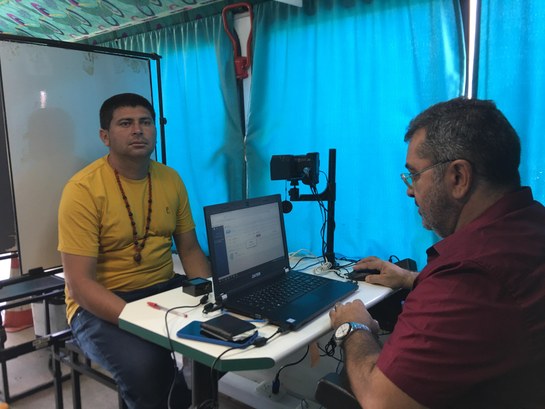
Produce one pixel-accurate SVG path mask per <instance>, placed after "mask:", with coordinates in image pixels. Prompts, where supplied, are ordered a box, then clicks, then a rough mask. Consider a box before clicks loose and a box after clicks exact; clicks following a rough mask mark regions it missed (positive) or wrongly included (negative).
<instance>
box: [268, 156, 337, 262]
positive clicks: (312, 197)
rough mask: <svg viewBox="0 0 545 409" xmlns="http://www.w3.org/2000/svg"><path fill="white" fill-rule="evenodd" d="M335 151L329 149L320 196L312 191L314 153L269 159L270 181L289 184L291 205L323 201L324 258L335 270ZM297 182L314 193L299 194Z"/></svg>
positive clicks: (316, 169)
mask: <svg viewBox="0 0 545 409" xmlns="http://www.w3.org/2000/svg"><path fill="white" fill-rule="evenodd" d="M336 157H337V155H336V150H335V149H330V150H329V164H328V176H327V185H326V188H325V189H324V191H323V192H322V193H317V192H316V185H317V184H318V174H319V160H318V153H316V152H314V153H307V154H306V155H300V156H294V155H273V156H272V158H271V180H288V181H290V184H291V186H292V187H291V189H290V190H289V196H290V201H292V202H310V201H313V202H325V201H327V211H326V240H325V253H324V258H325V259H326V260H327V261H328V262H329V263H331V267H332V268H335V267H336V266H337V263H336V261H335V251H334V250H333V248H334V239H335V200H336V182H335V178H336V173H335V169H336ZM299 180H301V181H302V182H303V183H304V184H307V185H309V186H310V187H311V189H312V190H314V193H312V194H303V195H301V194H299V187H298V186H299Z"/></svg>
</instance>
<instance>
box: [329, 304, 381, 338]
mask: <svg viewBox="0 0 545 409" xmlns="http://www.w3.org/2000/svg"><path fill="white" fill-rule="evenodd" d="M329 318H330V320H331V327H332V328H333V329H336V328H337V327H338V326H339V325H341V324H343V323H345V322H359V323H360V324H365V325H367V326H368V327H369V329H371V331H372V332H373V334H376V333H378V330H379V325H378V322H377V321H376V320H374V319H373V317H371V315H370V314H369V312H368V311H367V309H366V308H365V305H363V302H362V301H361V300H360V299H358V300H354V301H351V302H348V303H346V304H340V303H339V304H335V307H333V309H332V310H331V311H330V312H329Z"/></svg>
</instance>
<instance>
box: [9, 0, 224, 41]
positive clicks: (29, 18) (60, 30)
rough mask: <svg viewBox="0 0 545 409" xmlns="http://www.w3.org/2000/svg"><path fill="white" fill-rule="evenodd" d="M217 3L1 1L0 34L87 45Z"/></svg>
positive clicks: (171, 0) (204, 0)
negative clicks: (115, 32)
mask: <svg viewBox="0 0 545 409" xmlns="http://www.w3.org/2000/svg"><path fill="white" fill-rule="evenodd" d="M212 3H225V1H220V0H90V1H76V0H37V1H30V0H0V32H1V33H4V34H13V35H18V36H28V37H38V38H46V39H51V40H60V41H70V42H76V41H79V42H82V41H83V42H88V39H89V38H91V37H95V36H98V35H103V34H107V33H111V32H113V31H118V30H122V29H126V28H129V27H133V26H135V25H138V24H142V23H148V24H149V23H150V22H153V21H154V20H157V19H160V18H165V17H168V16H171V15H173V14H178V13H195V14H194V15H193V18H198V17H199V16H198V13H199V11H200V10H204V8H203V6H207V5H211V4H212Z"/></svg>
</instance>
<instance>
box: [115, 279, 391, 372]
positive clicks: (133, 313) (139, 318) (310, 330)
mask: <svg viewBox="0 0 545 409" xmlns="http://www.w3.org/2000/svg"><path fill="white" fill-rule="evenodd" d="M332 275H333V274H332ZM391 292H392V290H391V289H389V288H386V287H382V286H377V285H372V284H367V283H359V289H358V290H357V291H356V292H355V293H353V294H352V295H351V296H350V297H348V298H346V299H345V300H344V301H350V300H355V299H358V298H359V299H361V300H362V301H363V303H364V304H365V305H366V306H367V307H371V306H373V305H375V304H376V303H378V302H379V301H380V300H382V299H384V298H385V297H386V296H387V295H388V294H390V293H391ZM200 298H201V297H192V296H190V295H188V294H186V293H184V292H183V290H182V288H177V289H174V290H170V291H166V292H164V293H161V294H157V295H154V296H151V297H147V298H144V299H141V300H138V301H135V302H132V303H128V304H127V305H126V307H125V308H124V309H123V311H122V313H121V316H120V318H119V326H120V327H121V328H123V329H125V330H126V331H129V332H131V333H134V334H136V335H138V336H140V337H142V338H145V339H147V340H149V341H152V342H155V343H157V344H159V345H161V346H163V347H165V348H168V349H170V348H171V344H170V342H169V339H168V336H170V340H171V343H172V348H173V349H174V350H175V351H177V352H179V353H181V354H183V355H186V356H187V357H189V358H192V359H194V360H196V361H199V362H201V363H203V364H205V365H209V366H210V365H212V363H213V362H214V360H215V359H216V358H217V357H218V356H219V355H220V354H221V353H222V352H224V351H225V350H226V349H227V347H224V346H220V345H214V344H210V343H206V342H200V341H192V340H187V339H181V338H178V337H177V336H176V332H177V331H178V330H180V328H182V327H184V326H185V325H187V324H188V323H190V322H191V321H193V320H199V321H205V320H207V319H210V318H213V317H215V316H217V315H215V314H214V313H212V314H208V315H205V314H203V313H202V307H203V306H202V305H200V306H198V307H196V305H197V304H198V303H199V300H200ZM148 302H154V303H157V304H158V305H160V306H161V307H165V308H173V307H182V306H186V307H187V308H180V309H177V310H175V312H171V313H169V314H168V317H167V321H168V336H167V328H166V326H165V311H163V310H157V309H154V308H152V307H150V306H149V305H148ZM242 318H244V317H242ZM260 325H261V324H256V326H258V327H259V335H260V336H263V337H268V336H270V335H272V334H273V333H274V332H275V331H276V329H277V327H275V326H272V325H266V326H263V327H260ZM330 330H331V327H330V321H329V315H328V313H327V312H326V313H324V314H322V315H321V316H319V317H318V318H316V319H315V320H314V321H312V322H310V323H309V324H307V325H305V326H303V327H302V328H301V329H299V330H298V331H293V332H289V333H287V334H283V335H277V336H275V337H274V338H272V339H271V340H270V341H269V342H268V343H267V344H266V345H265V346H263V347H261V348H256V347H254V346H251V347H248V348H246V349H236V350H232V351H229V352H227V353H226V354H225V355H224V356H222V357H221V360H220V361H219V362H216V363H215V364H214V367H215V368H216V369H218V370H220V371H236V370H250V369H265V368H270V367H272V366H274V363H275V362H276V361H278V360H280V359H282V358H283V357H285V356H287V355H289V354H290V353H291V352H293V351H295V350H296V349H298V348H300V347H302V346H305V345H307V344H309V343H311V342H312V341H314V340H316V339H317V338H319V337H320V336H322V335H324V334H326V333H327V332H328V331H330Z"/></svg>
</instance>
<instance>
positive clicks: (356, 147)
mask: <svg viewBox="0 0 545 409" xmlns="http://www.w3.org/2000/svg"><path fill="white" fill-rule="evenodd" d="M457 4H458V2H457V1H456V0H434V1H428V0H418V1H415V0H381V1H371V2H370V1H363V0H360V1H357V0H354V1H346V0H322V1H314V0H309V1H305V2H304V7H303V8H298V7H293V6H289V5H286V4H282V3H278V2H274V1H270V2H265V3H261V4H259V5H257V6H255V7H254V27H253V35H254V46H253V57H254V59H253V66H252V82H251V87H250V91H249V93H250V100H249V101H248V103H247V105H248V112H247V113H246V114H247V121H246V122H247V132H246V140H245V139H244V137H243V136H242V135H241V127H240V120H239V118H240V112H239V110H238V106H239V104H238V96H237V95H238V94H237V86H236V80H235V75H234V72H233V71H234V68H233V62H232V55H231V53H232V51H231V45H230V43H229V41H228V37H227V36H226V35H225V33H224V32H223V28H222V26H221V17H220V16H217V17H212V18H206V19H202V20H197V21H194V22H191V23H187V24H184V25H181V26H177V27H170V28H165V29H158V30H157V31H155V32H152V33H147V34H141V35H137V36H134V37H130V38H126V39H122V40H118V41H117V42H115V43H108V44H104V45H106V46H109V47H117V48H124V49H130V50H134V51H142V52H154V53H157V54H159V55H161V56H162V57H163V59H162V61H161V70H162V73H161V76H162V81H163V98H164V101H165V116H166V118H167V120H168V123H167V127H166V135H167V142H166V144H167V161H168V164H169V165H171V166H173V167H175V168H176V169H177V170H178V171H179V172H180V174H181V175H182V177H183V179H184V180H185V182H186V185H187V187H188V191H189V194H190V197H191V203H192V207H193V214H194V215H195V219H196V221H197V224H198V225H197V232H198V235H199V241H200V242H201V244H203V245H204V244H205V243H206V240H205V239H204V228H203V227H202V222H201V220H202V216H201V215H200V213H201V211H200V208H201V207H202V206H203V205H207V204H212V203H218V202H222V201H226V200H235V199H240V198H242V194H243V191H244V189H243V187H244V183H247V187H248V194H249V196H250V197H255V196H261V195H266V194H272V193H282V195H283V196H285V197H287V193H286V191H287V190H288V189H289V187H290V186H289V185H287V184H286V183H285V182H283V181H271V180H270V173H269V162H270V158H271V156H272V155H275V154H294V155H302V154H306V153H309V152H318V153H319V154H320V160H321V164H320V169H321V170H322V172H323V173H322V174H321V175H320V184H319V185H318V191H323V190H324V189H325V186H326V182H325V180H326V177H327V169H328V151H329V149H330V148H334V149H336V152H337V167H336V174H337V178H336V184H337V201H336V217H335V218H336V230H335V250H336V252H337V253H340V254H337V258H340V257H341V256H342V255H345V256H349V257H360V256H365V255H371V254H374V255H377V256H379V257H383V258H388V257H389V256H390V255H397V256H398V257H399V258H405V257H411V258H414V259H416V261H417V262H418V264H419V265H420V266H421V265H423V264H424V257H425V252H424V250H425V249H426V248H427V247H428V246H429V245H431V244H432V243H433V241H435V240H436V237H435V236H434V235H433V234H432V233H430V232H428V231H425V230H424V229H423V228H422V226H421V220H420V216H419V215H418V213H417V209H416V207H415V205H414V203H413V201H412V200H411V199H409V198H407V196H406V190H405V187H404V185H403V182H402V181H401V180H400V177H399V174H400V172H402V171H404V163H405V152H406V145H405V143H404V142H403V135H404V132H405V129H406V127H407V124H408V122H409V120H410V119H411V118H412V117H413V116H415V115H416V114H417V113H419V112H420V111H421V110H423V109H424V108H426V107H428V106H429V105H431V104H433V103H436V102H439V101H441V100H446V99H449V98H452V97H455V96H458V95H460V94H461V93H462V90H463V84H464V79H465V77H464V75H465V74H464V45H463V41H462V38H463V36H462V32H461V29H460V11H459V9H458V6H457ZM244 143H245V145H244ZM244 150H246V158H247V171H248V179H247V181H245V180H243V174H244V169H243V165H244ZM299 189H300V193H301V194H307V193H310V191H309V189H308V186H306V185H301V186H299ZM285 220H286V230H287V234H288V243H289V249H290V250H291V251H294V250H298V249H303V248H304V249H308V250H310V251H311V252H313V253H314V254H316V255H321V251H322V241H321V234H320V230H321V227H322V216H321V214H320V210H319V207H318V204H317V203H316V202H297V203H294V206H293V211H292V212H291V213H290V214H287V215H286V217H285Z"/></svg>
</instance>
